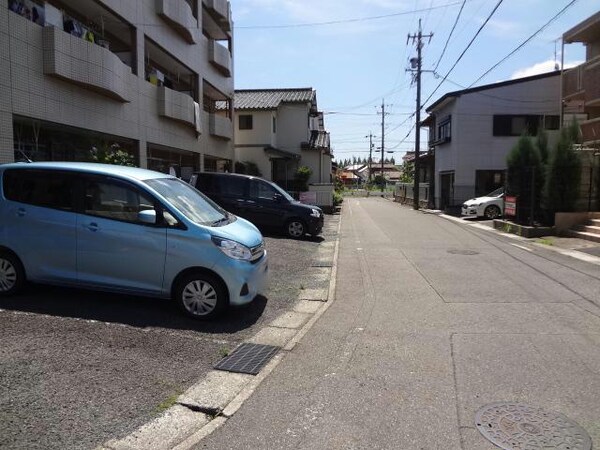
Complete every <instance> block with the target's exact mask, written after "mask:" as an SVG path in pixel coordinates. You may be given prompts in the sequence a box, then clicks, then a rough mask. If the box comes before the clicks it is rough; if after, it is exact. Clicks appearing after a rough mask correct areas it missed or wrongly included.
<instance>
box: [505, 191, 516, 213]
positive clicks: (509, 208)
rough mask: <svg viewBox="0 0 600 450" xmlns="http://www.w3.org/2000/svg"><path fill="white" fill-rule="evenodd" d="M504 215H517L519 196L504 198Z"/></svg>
mask: <svg viewBox="0 0 600 450" xmlns="http://www.w3.org/2000/svg"><path fill="white" fill-rule="evenodd" d="M504 215H505V216H513V217H514V216H516V215H517V197H508V196H507V197H505V198H504Z"/></svg>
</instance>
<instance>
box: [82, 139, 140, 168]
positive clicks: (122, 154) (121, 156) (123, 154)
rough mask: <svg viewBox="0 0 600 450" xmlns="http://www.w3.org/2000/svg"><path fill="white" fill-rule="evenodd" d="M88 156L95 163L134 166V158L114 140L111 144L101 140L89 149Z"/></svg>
mask: <svg viewBox="0 0 600 450" xmlns="http://www.w3.org/2000/svg"><path fill="white" fill-rule="evenodd" d="M90 157H91V159H92V161H94V162H97V163H102V164H114V165H117V166H131V167H135V158H134V157H133V156H132V155H131V154H130V153H129V152H127V151H125V150H121V147H120V146H119V144H117V143H116V142H115V143H113V144H111V145H109V144H108V143H107V142H101V143H100V144H99V145H97V146H93V147H92V148H91V150H90Z"/></svg>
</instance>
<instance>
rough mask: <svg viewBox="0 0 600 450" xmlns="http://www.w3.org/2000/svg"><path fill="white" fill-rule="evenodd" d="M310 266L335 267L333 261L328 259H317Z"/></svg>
mask: <svg viewBox="0 0 600 450" xmlns="http://www.w3.org/2000/svg"><path fill="white" fill-rule="evenodd" d="M310 267H333V263H332V262H327V261H316V262H314V263H312V264H311V265H310Z"/></svg>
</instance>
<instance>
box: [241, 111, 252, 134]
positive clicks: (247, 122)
mask: <svg viewBox="0 0 600 450" xmlns="http://www.w3.org/2000/svg"><path fill="white" fill-rule="evenodd" d="M239 125H240V130H251V129H252V114H241V115H240V118H239Z"/></svg>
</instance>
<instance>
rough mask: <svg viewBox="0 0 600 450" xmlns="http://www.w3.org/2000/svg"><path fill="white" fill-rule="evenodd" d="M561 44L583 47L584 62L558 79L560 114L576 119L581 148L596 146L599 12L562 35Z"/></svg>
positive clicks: (599, 132) (599, 131)
mask: <svg viewBox="0 0 600 450" xmlns="http://www.w3.org/2000/svg"><path fill="white" fill-rule="evenodd" d="M563 43H564V44H572V43H582V44H584V45H585V50H586V52H585V53H586V55H585V62H584V63H583V64H580V65H579V66H577V67H574V68H572V69H569V70H565V71H564V72H563V76H562V97H563V115H564V117H565V119H566V120H568V118H569V116H570V115H576V116H578V117H579V119H580V125H581V133H582V137H583V144H584V146H585V147H595V148H599V147H600V12H598V13H596V14H594V15H593V16H591V17H589V18H587V19H586V20H584V21H583V22H581V23H579V24H578V25H576V26H574V27H573V28H571V29H570V30H569V31H567V32H565V33H564V34H563Z"/></svg>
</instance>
